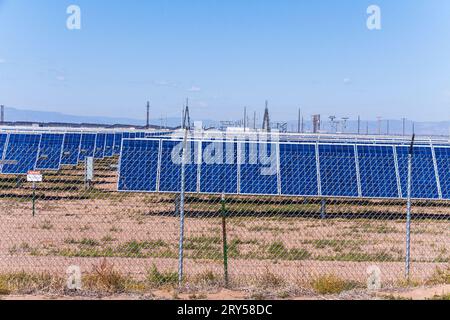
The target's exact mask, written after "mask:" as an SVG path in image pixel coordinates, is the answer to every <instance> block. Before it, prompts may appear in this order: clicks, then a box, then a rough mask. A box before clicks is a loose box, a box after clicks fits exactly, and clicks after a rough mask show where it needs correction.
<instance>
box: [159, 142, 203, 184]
mask: <svg viewBox="0 0 450 320" xmlns="http://www.w3.org/2000/svg"><path fill="white" fill-rule="evenodd" d="M182 150H183V142H182V141H167V140H166V141H162V149H161V173H160V182H159V191H161V192H179V191H180V190H181V163H182V162H181V159H182ZM186 159H187V163H186V164H185V191H186V192H196V191H197V168H198V161H197V160H196V159H198V147H197V146H196V143H195V142H188V144H187V148H186Z"/></svg>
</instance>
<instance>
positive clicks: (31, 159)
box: [1, 133, 41, 175]
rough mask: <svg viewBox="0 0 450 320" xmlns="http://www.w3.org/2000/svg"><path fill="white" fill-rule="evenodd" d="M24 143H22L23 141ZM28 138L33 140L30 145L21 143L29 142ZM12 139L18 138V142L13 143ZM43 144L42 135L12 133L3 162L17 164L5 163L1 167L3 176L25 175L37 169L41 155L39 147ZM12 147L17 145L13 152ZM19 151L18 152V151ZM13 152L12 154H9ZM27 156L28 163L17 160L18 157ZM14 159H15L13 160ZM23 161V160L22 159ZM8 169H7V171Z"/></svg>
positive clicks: (9, 136)
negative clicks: (39, 155) (9, 162)
mask: <svg viewBox="0 0 450 320" xmlns="http://www.w3.org/2000/svg"><path fill="white" fill-rule="evenodd" d="M22 137H23V140H24V141H21V140H20V139H22ZM27 137H28V138H30V139H31V138H32V141H30V143H26V144H25V143H20V142H28V141H27ZM11 138H13V139H14V138H17V142H15V141H13V142H11ZM40 142H41V135H40V134H34V133H26V134H20V133H11V134H9V135H8V143H7V146H6V148H5V153H4V154H3V162H8V161H16V162H17V163H15V164H8V163H3V164H2V166H1V173H2V174H10V175H25V174H27V172H28V171H30V170H33V169H35V168H36V163H37V159H38V154H39V150H40V149H39V145H40ZM12 145H15V148H14V149H13V150H12V151H11V149H10V147H11V146H12ZM17 150H18V151H17ZM9 152H11V153H12V154H11V153H9ZM23 155H25V157H26V158H25V160H26V163H25V164H24V163H21V162H20V160H21V159H17V156H19V157H23ZM13 157H14V158H13ZM22 159H23V158H22ZM5 168H6V169H5Z"/></svg>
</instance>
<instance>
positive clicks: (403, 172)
mask: <svg viewBox="0 0 450 320" xmlns="http://www.w3.org/2000/svg"><path fill="white" fill-rule="evenodd" d="M396 149H397V163H398V166H399V175H400V184H401V189H402V199H406V198H407V161H408V153H409V147H408V146H396ZM427 149H429V150H430V154H429V155H427V156H428V157H429V159H427V160H428V161H431V162H430V163H429V164H428V165H424V162H425V160H424V159H423V157H422V158H419V155H423V154H425V151H426V150H427ZM399 150H402V151H403V152H399ZM418 151H420V152H418ZM413 152H414V154H413V157H412V177H411V198H412V199H414V200H438V199H439V192H438V190H439V188H438V181H437V178H436V177H437V174H436V172H435V167H434V164H433V163H434V160H433V155H432V150H431V146H430V145H428V146H426V145H417V146H414V151H413ZM418 159H420V160H418ZM419 163H420V164H421V165H419V166H418V164H419ZM417 167H419V169H421V170H425V169H427V167H431V168H433V172H429V173H428V175H429V178H431V181H433V180H434V182H431V184H430V185H428V186H427V185H426V184H425V185H424V184H423V183H422V182H424V181H427V179H426V177H425V179H423V178H424V177H422V179H421V180H420V179H419V181H418V179H416V178H415V174H416V172H417ZM428 170H429V169H428ZM417 184H421V188H417V187H415V186H416V185H417ZM433 184H434V185H433ZM430 187H431V188H433V189H434V188H436V189H435V190H434V191H436V192H435V196H434V197H433V196H430V197H428V196H418V195H417V194H418V193H419V192H421V191H422V192H423V191H430ZM432 193H434V192H432Z"/></svg>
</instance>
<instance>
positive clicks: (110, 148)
mask: <svg viewBox="0 0 450 320" xmlns="http://www.w3.org/2000/svg"><path fill="white" fill-rule="evenodd" d="M114 140H115V134H114V133H107V134H106V139H105V149H104V156H105V158H111V157H112V156H114Z"/></svg>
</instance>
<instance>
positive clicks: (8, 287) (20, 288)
mask: <svg viewBox="0 0 450 320" xmlns="http://www.w3.org/2000/svg"><path fill="white" fill-rule="evenodd" d="M63 287H64V279H63V278H61V277H58V276H54V275H51V274H48V273H41V274H31V273H26V272H23V271H22V272H16V273H9V274H2V275H0V294H3V295H6V294H12V293H21V294H31V293H38V292H52V291H56V290H60V289H61V288H63Z"/></svg>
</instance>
